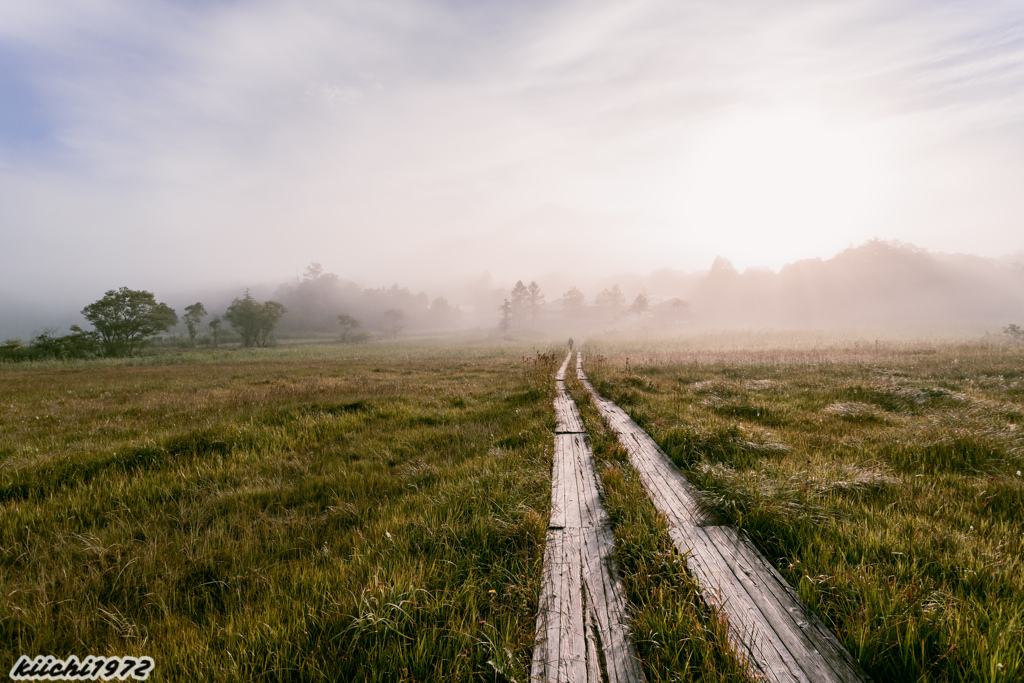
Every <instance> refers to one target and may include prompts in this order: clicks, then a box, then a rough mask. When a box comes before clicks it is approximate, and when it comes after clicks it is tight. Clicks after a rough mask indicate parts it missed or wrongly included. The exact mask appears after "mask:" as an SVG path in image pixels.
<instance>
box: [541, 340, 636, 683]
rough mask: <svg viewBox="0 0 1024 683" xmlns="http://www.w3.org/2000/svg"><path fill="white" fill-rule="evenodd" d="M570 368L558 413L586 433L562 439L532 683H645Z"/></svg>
mask: <svg viewBox="0 0 1024 683" xmlns="http://www.w3.org/2000/svg"><path fill="white" fill-rule="evenodd" d="M570 356H571V354H570ZM568 363H569V357H568V356H567V357H566V360H565V362H564V363H562V367H561V369H560V370H559V375H558V376H556V378H557V379H558V380H559V381H557V384H556V387H557V390H558V397H557V398H556V400H555V410H556V414H558V415H559V423H560V426H562V425H563V423H562V419H563V416H565V415H569V416H572V415H575V417H576V419H577V420H578V425H579V429H578V430H576V431H568V430H566V431H562V430H559V432H558V433H556V435H555V457H554V462H553V467H552V477H551V526H550V528H549V529H548V534H547V546H546V548H545V550H544V577H543V583H542V587H541V600H540V607H539V610H538V613H537V635H536V642H535V645H534V652H533V664H532V668H531V671H530V680H531V681H545V682H549V681H550V682H554V681H559V682H562V681H564V682H572V683H576V682H577V681H578V682H580V683H584V682H586V683H590V682H593V683H598V682H603V683H641V682H642V681H643V680H644V676H643V672H642V670H641V668H640V664H639V662H638V661H637V658H636V652H635V650H634V648H633V644H632V639H631V637H630V634H629V630H628V624H627V622H628V620H627V613H626V602H625V598H624V596H623V592H622V587H621V584H620V581H619V576H618V570H617V568H616V566H615V543H614V537H613V536H612V532H611V529H610V527H609V525H608V515H607V513H606V512H605V510H604V507H603V506H602V505H601V487H600V481H599V479H598V477H597V471H596V469H595V466H594V454H593V452H592V451H591V450H590V445H589V443H588V442H587V440H586V434H585V433H584V432H583V428H582V420H579V412H578V411H577V410H576V404H575V403H574V402H573V401H572V399H571V398H570V397H569V396H568V394H566V393H565V389H564V386H563V382H562V381H561V380H562V379H563V378H564V373H565V369H566V367H567V366H568ZM560 411H561V412H560ZM570 425H571V423H570Z"/></svg>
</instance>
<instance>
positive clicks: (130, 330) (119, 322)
mask: <svg viewBox="0 0 1024 683" xmlns="http://www.w3.org/2000/svg"><path fill="white" fill-rule="evenodd" d="M82 315H84V316H85V319H86V320H88V321H89V322H90V323H92V326H93V327H95V328H96V332H97V333H98V334H99V336H100V348H101V349H102V350H103V355H105V356H131V355H132V354H133V353H135V352H136V351H137V350H138V349H140V348H142V346H143V345H144V344H145V343H146V341H148V339H149V338H150V337H152V336H153V335H154V334H156V333H157V332H166V331H167V330H169V329H171V328H172V327H174V326H175V325H177V324H178V314H177V313H175V312H174V309H173V308H171V307H170V306H168V305H167V304H165V303H159V302H157V300H156V297H154V296H153V293H152V292H146V291H142V290H136V289H128V288H127V287H122V288H121V289H111V290H110V291H108V292H107V293H106V294H104V295H103V298H102V299H100V300H99V301H95V302H93V303H91V304H89V305H88V306H86V307H85V308H83V309H82Z"/></svg>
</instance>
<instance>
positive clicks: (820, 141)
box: [0, 0, 1024, 286]
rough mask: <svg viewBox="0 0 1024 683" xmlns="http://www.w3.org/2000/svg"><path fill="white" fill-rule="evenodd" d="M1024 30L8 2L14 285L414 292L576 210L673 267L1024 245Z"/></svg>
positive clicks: (857, 16)
mask: <svg viewBox="0 0 1024 683" xmlns="http://www.w3.org/2000/svg"><path fill="white" fill-rule="evenodd" d="M1022 27H1024V20H1022V12H1021V11H1020V10H1019V9H1018V7H1017V6H1016V5H1015V4H1013V3H1009V2H1006V3H1003V2H995V3H986V4H985V5H984V6H980V7H979V6H976V5H969V4H966V3H941V4H934V3H923V2H915V3H901V4H900V5H899V6H896V5H893V4H892V3H884V2H877V1H876V2H867V3H865V2H840V3H812V2H803V1H790V2H782V3H769V4H766V3H755V2H747V3H739V4H736V3H733V4H727V5H726V4H722V3H703V2H700V3H698V2H654V3H623V2H586V3H583V2H559V3H533V2H513V3H500V4H494V5H491V4H487V3H485V4H476V3H469V4H467V3H460V2H447V3H446V2H434V3H423V2H385V3H319V2H288V3H285V2H270V1H259V2H252V3H171V2H163V3H160V2H157V3H143V4H140V3H132V2H126V1H124V2H116V1H112V0H92V1H85V0H83V1H82V2H76V3H70V4H67V5H62V6H61V8H60V10H59V11H58V10H57V9H55V8H53V7H50V6H46V4H45V3H8V4H7V5H6V6H4V7H3V8H0V68H4V66H5V65H7V64H9V65H13V68H14V70H15V71H16V73H17V75H18V83H19V85H18V88H17V89H14V90H12V92H15V91H16V92H15V94H16V95H17V97H16V98H14V100H13V101H14V104H13V105H10V104H9V105H8V106H13V107H16V108H17V112H21V114H19V116H20V117H21V118H20V119H18V120H33V121H36V120H38V121H42V122H43V123H42V124H41V125H43V126H44V127H45V130H43V129H40V128H38V127H37V129H36V130H35V131H34V132H32V133H26V134H25V135H24V136H22V137H24V138H25V139H22V140H18V141H17V144H15V141H13V140H11V139H9V138H10V137H11V136H0V230H2V231H3V232H4V233H5V235H4V237H5V238H6V239H7V240H8V241H9V243H12V242H13V243H16V244H18V245H19V246H18V250H17V253H12V251H11V250H5V253H4V255H3V256H0V270H2V271H3V272H4V273H6V274H5V275H2V276H0V286H12V284H13V283H14V282H21V281H24V278H28V279H29V280H31V279H32V278H41V277H46V278H50V279H52V280H54V281H61V282H69V281H72V280H76V279H77V280H78V281H95V283H96V286H100V284H101V283H100V281H102V283H105V284H104V286H106V285H109V286H114V285H116V284H118V282H119V280H120V279H122V278H124V277H128V276H130V275H133V274H137V275H138V276H139V277H140V278H142V279H146V278H149V279H150V280H151V281H153V282H154V283H155V284H153V285H150V286H157V285H160V286H170V285H172V284H173V283H175V282H179V281H180V280H181V278H195V279H199V280H204V281H205V280H210V281H228V280H230V281H248V280H252V279H255V278H273V277H276V276H278V275H280V274H293V273H294V271H295V270H296V269H299V268H301V267H302V266H303V265H304V264H305V263H306V262H308V261H311V260H318V261H321V262H323V263H324V264H325V266H327V267H328V268H330V269H333V270H336V271H338V272H343V273H344V274H346V275H348V276H353V277H359V278H362V279H364V281H367V282H369V283H370V284H380V283H388V282H391V281H393V280H395V279H402V278H407V277H415V276H418V275H423V273H416V272H412V271H411V270H410V268H413V266H410V265H409V264H408V263H407V262H403V264H402V266H401V268H398V267H397V266H396V265H394V264H393V263H392V260H391V256H392V255H393V254H394V253H396V251H398V252H401V253H406V252H415V250H416V248H417V245H423V244H430V243H434V242H436V241H437V240H444V239H451V238H454V239H458V237H459V236H460V235H491V234H500V233H501V228H503V227H504V226H507V225H511V224H514V223H516V221H517V220H518V219H519V217H520V216H528V215H530V212H532V211H534V210H536V209H537V207H541V206H545V205H549V204H557V205H562V206H567V207H569V208H570V209H572V210H573V211H575V212H579V213H580V214H582V215H593V216H605V217H606V218H607V220H608V221H611V222H614V223H616V224H622V225H629V226H630V227H629V229H628V232H624V233H623V234H622V236H621V239H630V238H632V237H636V238H638V239H641V240H642V241H643V242H645V243H650V244H658V245H660V246H661V248H659V249H654V250H652V254H651V269H652V270H653V269H654V268H657V267H661V266H665V265H671V266H675V267H699V266H702V265H706V262H708V261H709V260H710V258H711V257H712V256H713V255H714V254H715V253H723V254H726V255H728V256H730V257H731V258H733V260H734V261H735V262H737V263H738V264H740V265H757V264H760V265H769V266H777V265H780V264H781V263H783V262H785V261H788V260H792V259H794V258H799V257H806V256H813V255H824V256H827V255H829V253H835V252H836V251H838V250H840V249H842V248H843V247H845V246H846V245H847V244H849V243H855V242H860V241H862V240H863V239H866V238H869V237H872V236H875V235H878V236H881V237H885V238H901V239H907V240H910V241H915V242H917V243H919V244H922V245H923V246H928V247H932V248H937V249H961V250H968V251H970V250H977V251H982V252H986V253H996V252H999V251H1012V250H1015V249H1017V248H1020V247H1021V246H1022V245H1021V244H1020V238H1019V237H1018V236H1017V233H1018V232H1019V231H1017V230H1016V228H1015V226H1016V216H1017V215H1019V214H1020V210H1021V209H1022V208H1024V207H1022V206H1021V201H1022V200H1020V199H1019V198H1017V197H1016V192H1014V190H1013V188H1014V187H1018V186H1019V181H1020V180H1021V179H1022V177H1021V176H1022V170H1024V167H1022V165H1021V164H1022V162H1020V161H1019V159H1020V158H1021V157H1020V155H1019V151H1020V150H1019V147H1020V142H1019V141H1020V135H1019V130H1020V126H1021V124H1022V116H1024V102H1022V100H1021V98H1022V97H1024V94H1022V93H1024V88H1022V87H1021V86H1024V41H1022V39H1021V35H1022V33H1021V31H1022ZM12 88H13V86H12ZM17 93H21V94H17ZM24 112H37V114H32V115H31V116H28V115H25V114H24ZM12 130H13V127H12ZM19 135H21V134H19ZM978 215H981V216H983V218H984V224H983V225H977V224H973V225H972V230H971V232H970V233H965V231H964V225H965V224H966V222H967V221H969V220H970V218H971V216H978ZM14 236H16V237H17V239H16V241H13V240H12V238H13V237H14ZM615 248H616V247H615V245H614V244H609V245H608V246H607V249H608V253H609V254H614V253H615ZM482 251H483V253H486V251H487V250H486V249H484V250H482ZM494 253H495V254H496V256H495V258H500V254H501V249H500V244H495V249H494ZM523 258H526V257H523ZM186 264H187V266H186ZM502 265H507V264H502ZM465 267H466V269H467V271H469V272H480V271H483V270H485V269H487V268H488V267H491V268H492V269H494V270H499V269H498V268H495V267H494V264H488V263H467V264H466V266H465ZM530 267H532V266H531V264H529V263H524V264H523V269H524V270H527V269H529V268H530ZM537 267H540V266H537ZM578 267H580V268H585V267H586V266H585V264H579V265H578ZM430 268H431V264H430V263H424V264H423V265H422V269H423V270H424V271H429V270H430ZM4 278H7V279H6V280H5V279H4ZM18 278H22V279H20V280H19V279H18ZM111 280H114V282H111Z"/></svg>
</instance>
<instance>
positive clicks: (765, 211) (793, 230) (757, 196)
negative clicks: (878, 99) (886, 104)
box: [671, 108, 891, 265]
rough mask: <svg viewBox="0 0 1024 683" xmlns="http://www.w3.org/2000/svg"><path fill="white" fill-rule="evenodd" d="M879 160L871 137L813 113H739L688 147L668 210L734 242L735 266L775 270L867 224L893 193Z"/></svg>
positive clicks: (709, 127)
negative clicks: (797, 248)
mask: <svg viewBox="0 0 1024 683" xmlns="http://www.w3.org/2000/svg"><path fill="white" fill-rule="evenodd" d="M883 156H884V154H883V149H882V146H881V144H880V142H879V141H878V140H877V139H874V138H873V136H871V135H869V134H868V133H867V132H865V131H863V130H859V129H857V128H856V127H853V126H849V125H844V124H842V123H838V122H835V121H833V120H829V119H828V118H826V117H825V116H823V115H822V114H820V113H818V112H816V111H814V110H813V109H808V108H790V109H772V110H767V111H754V112H741V113H735V114H732V115H729V116H727V117H723V118H721V119H719V120H717V121H715V122H713V123H711V124H709V125H707V126H706V127H705V128H704V129H703V130H702V131H701V132H700V134H699V136H697V139H696V141H695V143H694V144H692V145H691V146H690V147H689V151H688V153H687V155H686V159H685V160H684V162H683V167H684V170H683V172H682V178H681V183H680V186H681V188H680V189H681V190H682V191H681V192H678V193H675V195H674V197H673V198H672V199H671V202H672V204H673V207H672V209H673V211H674V212H676V213H677V215H679V216H681V217H683V218H685V222H686V223H687V224H688V225H689V226H691V227H692V228H695V229H697V230H701V231H710V232H714V233H716V234H718V235H722V234H725V235H729V236H730V237H734V238H735V241H736V246H737V247H738V249H737V251H736V252H735V257H736V258H737V260H738V261H740V262H742V261H744V260H746V259H750V261H748V262H752V263H756V264H759V265H778V264H780V263H782V262H784V261H785V260H786V259H787V258H792V256H793V244H794V243H797V242H799V243H801V244H802V245H804V247H805V248H807V249H808V250H809V251H818V250H819V249H820V248H821V247H825V248H826V249H827V248H829V247H832V246H834V245H832V244H831V241H832V238H831V235H832V234H835V233H837V232H839V230H837V228H842V229H843V230H842V232H844V233H845V232H846V230H847V229H848V228H850V227H851V226H856V224H857V223H858V222H863V221H867V220H868V219H869V217H870V216H871V215H872V213H873V212H874V211H875V210H877V208H878V206H879V204H880V203H881V202H883V201H884V199H885V195H886V193H887V191H888V188H890V187H891V185H890V183H888V182H887V179H886V176H887V175H888V173H889V172H888V171H886V170H885V169H886V168H891V165H887V162H886V161H885V160H883V158H882V157H883ZM783 235H784V236H785V238H784V239H782V238H780V236H783ZM744 252H746V253H744Z"/></svg>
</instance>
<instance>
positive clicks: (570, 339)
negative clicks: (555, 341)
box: [569, 337, 572, 351]
mask: <svg viewBox="0 0 1024 683" xmlns="http://www.w3.org/2000/svg"><path fill="white" fill-rule="evenodd" d="M569 350H570V351H572V337H569Z"/></svg>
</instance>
